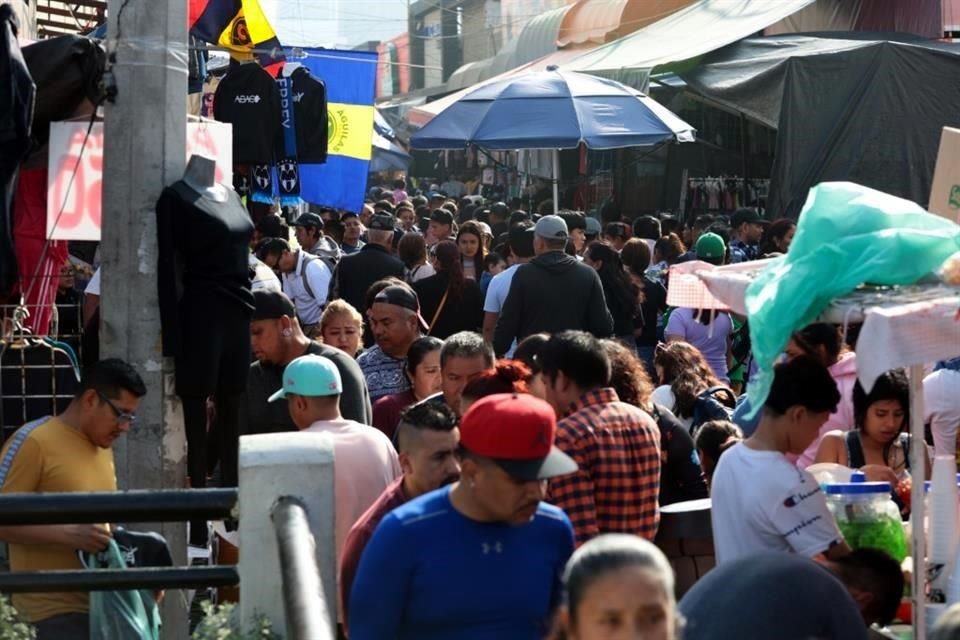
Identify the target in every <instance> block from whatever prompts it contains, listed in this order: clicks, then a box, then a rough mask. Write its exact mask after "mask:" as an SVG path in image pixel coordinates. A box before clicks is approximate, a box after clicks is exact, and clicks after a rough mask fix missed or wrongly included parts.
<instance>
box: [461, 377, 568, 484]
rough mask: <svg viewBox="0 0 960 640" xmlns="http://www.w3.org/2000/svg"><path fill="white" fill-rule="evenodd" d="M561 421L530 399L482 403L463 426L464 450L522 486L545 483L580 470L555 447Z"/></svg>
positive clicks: (506, 396) (504, 397)
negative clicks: (525, 482) (493, 464)
mask: <svg viewBox="0 0 960 640" xmlns="http://www.w3.org/2000/svg"><path fill="white" fill-rule="evenodd" d="M556 435H557V416H556V414H555V413H554V411H553V407H551V406H550V405H549V404H547V403H546V402H544V401H543V400H540V399H539V398H536V397H534V396H532V395H529V394H525V393H521V394H516V393H498V394H494V395H492V396H487V397H486V398H482V399H480V400H478V401H477V402H476V403H474V405H473V406H472V407H470V410H469V411H467V413H466V415H464V416H463V418H462V419H461V420H460V446H462V447H463V448H464V449H466V450H467V451H469V452H470V453H473V454H476V455H478V456H483V457H485V458H490V459H491V460H493V461H494V462H496V463H497V464H498V465H499V466H500V467H501V468H502V469H503V470H504V471H506V472H507V473H508V474H510V475H511V476H513V477H514V478H517V479H519V480H546V479H547V478H553V477H556V476H563V475H567V474H568V473H573V472H574V471H576V470H577V463H576V462H574V461H573V458H571V457H570V456H568V455H567V454H565V453H564V452H562V451H560V449H558V448H556V447H555V446H554V445H553V442H554V438H555V437H556Z"/></svg>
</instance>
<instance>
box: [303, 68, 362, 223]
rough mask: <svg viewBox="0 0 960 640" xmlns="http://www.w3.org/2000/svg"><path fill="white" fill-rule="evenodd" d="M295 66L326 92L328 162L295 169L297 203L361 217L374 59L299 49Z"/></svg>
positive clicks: (304, 165)
mask: <svg viewBox="0 0 960 640" xmlns="http://www.w3.org/2000/svg"><path fill="white" fill-rule="evenodd" d="M303 51H304V53H305V54H306V58H305V59H303V60H299V62H300V63H301V64H302V65H303V66H304V67H306V68H307V70H309V71H310V73H311V74H313V75H314V76H315V77H316V78H318V79H319V80H322V81H323V83H324V84H325V85H326V89H327V162H326V164H301V165H300V197H301V198H303V199H304V200H306V201H307V202H310V203H312V204H318V205H324V206H328V207H335V208H337V209H346V210H348V211H360V208H361V207H362V206H363V198H364V195H365V194H366V190H367V171H368V169H369V166H370V156H371V155H372V153H373V143H372V140H373V116H374V106H373V102H374V97H375V91H376V79H377V54H376V52H368V51H338V50H335V49H304V50H303Z"/></svg>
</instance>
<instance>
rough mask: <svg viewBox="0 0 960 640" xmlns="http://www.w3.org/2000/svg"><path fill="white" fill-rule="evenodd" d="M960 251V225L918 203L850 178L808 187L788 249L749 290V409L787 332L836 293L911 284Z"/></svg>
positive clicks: (766, 384) (756, 403) (766, 387)
mask: <svg viewBox="0 0 960 640" xmlns="http://www.w3.org/2000/svg"><path fill="white" fill-rule="evenodd" d="M958 250H960V227H958V226H957V225H956V224H955V223H953V222H952V221H950V220H947V219H946V218H941V217H940V216H936V215H933V214H930V213H927V212H926V211H924V210H923V209H922V208H921V207H920V206H919V205H917V204H916V203H914V202H910V201H909V200H904V199H902V198H897V197H895V196H891V195H889V194H886V193H882V192H880V191H875V190H873V189H869V188H867V187H864V186H861V185H858V184H853V183H851V182H827V183H823V184H820V185H817V186H816V187H814V188H813V189H811V190H810V195H809V196H808V197H807V202H806V204H805V205H804V208H803V211H802V212H801V213H800V219H799V221H798V223H797V233H796V236H794V239H793V244H791V245H790V251H789V252H788V253H787V255H786V256H784V257H783V258H781V259H778V260H777V261H776V262H774V263H773V264H771V265H770V266H769V267H767V268H766V269H764V271H763V272H761V273H760V275H759V276H758V277H757V279H756V280H754V281H753V282H752V283H751V284H750V286H749V287H748V289H747V297H746V307H747V317H748V318H749V322H750V339H751V342H752V345H753V354H754V358H755V359H756V362H757V365H758V367H759V372H758V374H757V375H756V377H755V378H754V380H753V381H752V382H751V384H750V388H749V394H750V400H751V404H753V407H754V409H753V411H752V413H753V414H756V412H757V411H758V410H759V408H760V407H762V406H763V403H764V402H765V401H766V399H767V394H768V393H769V391H770V384H771V383H772V382H773V364H774V362H775V361H776V359H777V358H778V357H779V356H780V354H781V353H782V352H783V350H784V349H785V348H786V346H787V342H789V340H790V336H791V335H792V334H793V333H794V332H795V331H797V330H798V329H801V328H802V327H805V326H806V325H808V324H810V323H811V322H813V321H814V320H816V318H817V317H818V316H819V315H820V314H821V313H823V312H824V311H825V310H826V309H827V307H828V306H829V305H830V302H831V301H832V300H833V299H834V298H837V297H840V296H843V295H846V294H848V293H850V292H852V291H853V290H854V289H856V288H857V287H858V286H860V285H861V284H864V283H870V284H879V285H907V284H914V283H916V282H917V281H918V280H920V279H921V278H923V277H924V276H926V275H928V274H930V273H931V272H933V271H934V270H936V269H937V268H938V267H939V266H940V265H942V264H943V262H944V261H945V260H946V259H947V258H949V257H950V256H951V255H953V254H954V253H955V252H956V251H958ZM751 417H752V416H751Z"/></svg>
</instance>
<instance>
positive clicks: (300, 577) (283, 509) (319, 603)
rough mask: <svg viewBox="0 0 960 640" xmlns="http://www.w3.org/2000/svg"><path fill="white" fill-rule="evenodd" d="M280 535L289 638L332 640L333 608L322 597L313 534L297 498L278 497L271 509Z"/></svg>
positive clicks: (281, 566)
mask: <svg viewBox="0 0 960 640" xmlns="http://www.w3.org/2000/svg"><path fill="white" fill-rule="evenodd" d="M270 519H271V520H272V521H273V527H274V530H275V532H276V534H277V551H278V552H279V555H280V575H281V577H282V579H283V609H284V617H285V618H286V627H287V634H286V637H287V639H288V640H328V639H329V640H333V638H334V636H333V623H332V616H331V613H330V608H329V606H328V603H327V602H326V601H325V600H324V597H323V585H322V584H321V583H320V569H319V568H318V567H317V560H316V553H315V548H314V544H315V543H314V539H313V534H312V533H311V532H310V523H309V521H308V520H307V511H306V507H304V505H303V503H302V502H301V501H300V500H299V499H298V498H293V497H290V496H285V497H282V498H279V499H278V500H277V502H276V503H275V504H274V505H273V508H272V509H271V510H270Z"/></svg>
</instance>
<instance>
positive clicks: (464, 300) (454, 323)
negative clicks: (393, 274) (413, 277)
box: [413, 271, 483, 340]
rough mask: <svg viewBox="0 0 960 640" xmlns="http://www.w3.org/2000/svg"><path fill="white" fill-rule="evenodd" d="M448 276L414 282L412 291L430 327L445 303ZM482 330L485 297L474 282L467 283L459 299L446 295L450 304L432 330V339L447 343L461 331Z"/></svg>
mask: <svg viewBox="0 0 960 640" xmlns="http://www.w3.org/2000/svg"><path fill="white" fill-rule="evenodd" d="M449 280H450V279H449V278H448V277H447V274H446V273H444V272H442V271H441V272H440V273H438V274H436V275H433V276H430V277H429V278H424V279H423V280H419V281H417V282H414V283H413V290H414V291H416V292H417V297H418V298H420V314H421V315H422V316H423V319H424V320H426V321H427V324H430V323H431V322H433V318H434V316H435V315H436V313H437V309H438V308H439V307H440V302H441V301H442V300H443V294H444V293H445V292H446V290H447V283H448V282H449ZM482 327H483V295H482V294H481V293H480V286H479V285H478V284H477V283H476V282H474V281H473V280H467V281H466V282H465V283H464V287H463V291H462V292H461V294H460V297H459V298H455V297H454V296H453V295H452V294H451V295H449V296H447V301H446V302H445V303H444V305H443V309H442V310H441V311H440V315H439V316H437V321H436V323H435V324H434V325H433V327H432V330H431V331H430V335H431V336H435V337H437V338H440V339H441V340H446V339H447V338H448V337H450V336H452V335H453V334H455V333H457V332H458V331H477V332H479V331H480V329H481V328H482Z"/></svg>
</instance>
